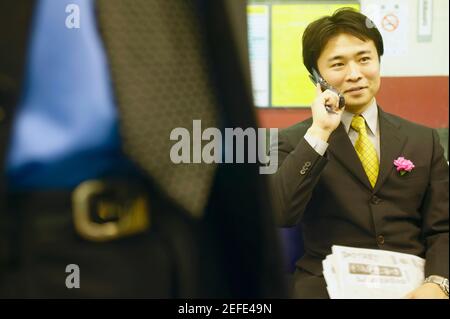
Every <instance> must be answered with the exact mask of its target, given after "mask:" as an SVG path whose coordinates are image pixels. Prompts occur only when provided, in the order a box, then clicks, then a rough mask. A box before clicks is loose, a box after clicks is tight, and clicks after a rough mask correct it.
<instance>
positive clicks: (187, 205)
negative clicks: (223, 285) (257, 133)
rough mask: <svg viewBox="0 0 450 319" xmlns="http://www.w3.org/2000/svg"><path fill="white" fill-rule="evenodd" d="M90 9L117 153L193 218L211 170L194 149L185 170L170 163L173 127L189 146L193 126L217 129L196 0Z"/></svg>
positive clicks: (115, 1)
mask: <svg viewBox="0 0 450 319" xmlns="http://www.w3.org/2000/svg"><path fill="white" fill-rule="evenodd" d="M97 7H98V9H99V10H98V15H99V21H100V29H101V31H102V35H103V40H104V42H105V46H106V48H107V53H108V57H109V61H110V63H111V71H112V75H113V79H114V84H115V93H116V97H117V102H118V107H119V111H120V112H119V113H120V125H121V133H122V138H123V146H124V151H125V152H126V153H127V154H128V155H129V157H130V158H131V159H132V160H134V162H136V163H137V164H138V165H139V166H140V167H141V168H142V169H143V170H144V171H145V172H146V173H147V174H148V175H149V176H150V177H151V178H152V180H153V182H154V183H155V184H156V186H157V187H158V188H159V189H161V190H162V192H163V193H165V195H167V196H168V197H169V198H170V199H171V200H172V201H173V202H175V203H176V204H178V205H179V206H180V207H182V208H184V210H185V211H186V212H187V213H188V214H189V215H191V216H193V217H198V218H199V217H201V216H202V215H203V213H204V208H205V206H206V204H207V200H208V197H209V191H210V189H211V185H212V183H213V179H214V172H215V169H216V165H214V164H206V163H203V162H202V161H201V159H199V158H198V157H199V155H198V152H199V150H198V146H195V144H196V143H194V145H192V143H191V145H190V146H191V152H192V153H193V156H192V157H191V163H192V164H189V163H187V164H184V163H181V164H174V163H173V162H172V161H171V158H170V152H171V147H172V146H173V145H174V144H175V143H176V142H175V141H171V140H170V136H171V132H172V130H173V129H175V128H182V129H187V130H188V131H189V132H190V139H191V141H192V140H193V139H194V138H197V139H198V134H201V133H196V132H192V131H193V130H192V127H193V120H201V127H202V128H203V129H204V128H208V127H218V125H219V124H218V118H219V115H218V105H219V103H218V98H217V96H216V93H215V87H214V85H213V84H212V83H213V81H212V79H211V75H210V74H209V69H208V67H207V66H208V56H207V54H206V53H205V43H206V40H205V30H204V28H203V26H202V25H201V24H200V21H201V19H200V17H199V15H198V6H197V0H183V1H180V0H152V1H148V0H133V1H122V0H98V1H97ZM194 135H196V136H197V137H195V136H194ZM200 139H201V136H200ZM196 148H197V149H196ZM200 152H201V150H200ZM200 156H201V153H200Z"/></svg>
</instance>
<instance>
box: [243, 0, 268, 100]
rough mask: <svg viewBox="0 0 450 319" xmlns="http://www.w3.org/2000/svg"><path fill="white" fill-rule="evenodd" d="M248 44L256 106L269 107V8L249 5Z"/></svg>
mask: <svg viewBox="0 0 450 319" xmlns="http://www.w3.org/2000/svg"><path fill="white" fill-rule="evenodd" d="M247 12H248V42H249V51H250V52H249V54H250V68H251V73H252V85H253V98H254V102H255V105H256V106H259V107H268V106H269V89H270V88H269V6H267V5H249V6H248V7H247Z"/></svg>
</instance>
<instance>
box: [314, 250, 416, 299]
mask: <svg viewBox="0 0 450 319" xmlns="http://www.w3.org/2000/svg"><path fill="white" fill-rule="evenodd" d="M331 250H332V254H331V255H328V256H327V257H326V259H325V260H323V262H322V264H323V275H324V277H325V281H326V283H327V290H328V294H329V295H330V298H332V299H343V298H345V299H390V298H394V299H398V298H404V297H405V295H406V294H407V293H409V292H410V291H412V290H414V289H415V288H417V287H419V286H420V285H421V284H422V283H423V280H424V266H425V260H424V259H423V258H420V257H417V256H414V255H410V254H403V253H397V252H393V251H387V250H378V249H365V248H353V247H345V246H333V247H332V248H331Z"/></svg>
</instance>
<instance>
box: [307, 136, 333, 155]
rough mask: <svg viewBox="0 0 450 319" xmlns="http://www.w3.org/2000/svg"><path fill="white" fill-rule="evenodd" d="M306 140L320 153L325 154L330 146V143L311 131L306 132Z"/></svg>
mask: <svg viewBox="0 0 450 319" xmlns="http://www.w3.org/2000/svg"><path fill="white" fill-rule="evenodd" d="M304 137H305V140H306V141H307V142H308V144H309V145H311V147H312V148H313V149H314V150H315V151H316V152H317V153H318V154H319V155H320V156H323V155H324V154H325V152H326V151H327V148H328V143H327V142H325V141H322V140H321V139H320V138H318V137H315V136H312V135H311V134H309V133H306V134H305V136H304Z"/></svg>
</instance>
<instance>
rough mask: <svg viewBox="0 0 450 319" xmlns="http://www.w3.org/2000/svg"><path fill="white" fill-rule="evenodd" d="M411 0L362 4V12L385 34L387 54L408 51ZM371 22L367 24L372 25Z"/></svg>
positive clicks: (402, 54) (383, 0) (399, 53)
mask: <svg viewBox="0 0 450 319" xmlns="http://www.w3.org/2000/svg"><path fill="white" fill-rule="evenodd" d="M408 5H411V1H410V0H380V1H379V2H377V3H376V4H374V3H371V4H364V3H362V4H361V12H362V13H363V14H365V15H366V16H367V17H369V18H370V19H371V20H372V21H373V23H375V25H376V27H377V28H378V30H379V31H380V33H381V35H382V36H383V42H384V55H385V56H387V57H388V56H397V57H398V56H405V55H407V52H408V43H409V32H410V26H411V24H410V16H409V8H408ZM370 24H371V22H370V21H368V23H367V25H368V26H369V27H370Z"/></svg>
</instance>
